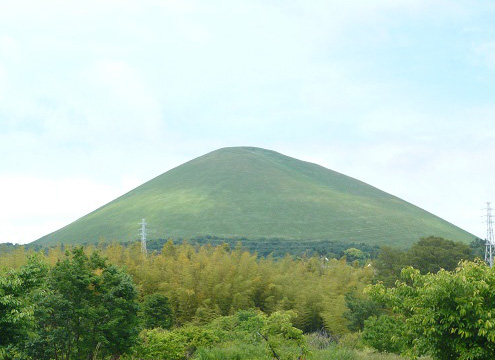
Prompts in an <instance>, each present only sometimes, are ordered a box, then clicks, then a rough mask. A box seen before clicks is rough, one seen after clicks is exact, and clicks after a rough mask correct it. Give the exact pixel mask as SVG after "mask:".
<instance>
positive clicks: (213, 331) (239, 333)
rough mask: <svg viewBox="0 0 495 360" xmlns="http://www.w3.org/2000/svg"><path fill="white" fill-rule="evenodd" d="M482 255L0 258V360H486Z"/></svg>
mask: <svg viewBox="0 0 495 360" xmlns="http://www.w3.org/2000/svg"><path fill="white" fill-rule="evenodd" d="M483 246H484V242H483V241H481V240H479V239H476V240H474V241H473V242H472V243H471V244H470V246H468V245H465V244H463V243H458V242H454V241H450V240H446V239H443V238H438V237H428V238H422V239H420V240H418V242H416V243H415V244H413V246H411V247H410V248H409V249H408V250H399V249H395V248H388V247H382V248H380V249H378V250H377V251H376V254H374V255H373V254H370V253H369V252H367V251H366V249H359V248H353V247H350V248H347V249H345V250H343V251H342V252H341V256H340V258H336V255H335V252H332V251H328V253H327V254H321V253H315V252H313V253H311V254H307V253H303V254H301V255H300V256H294V255H290V253H288V254H287V255H286V256H283V257H278V256H277V257H276V256H273V254H272V255H265V254H263V256H261V255H260V254H258V253H256V252H253V251H250V248H249V247H245V246H244V244H243V243H242V242H238V243H237V244H232V243H227V242H224V243H221V244H215V245H212V244H208V243H203V244H200V243H198V242H195V243H188V242H183V243H181V244H178V243H174V242H173V241H167V242H165V243H164V244H163V246H162V248H161V249H159V250H154V251H150V252H148V253H146V254H145V253H143V252H142V251H141V246H140V244H139V243H134V244H128V245H127V246H126V245H123V244H118V243H112V244H106V243H101V244H99V245H88V246H84V247H67V246H62V245H59V246H57V247H52V248H49V249H26V248H25V247H23V246H13V245H6V244H3V245H0V251H1V253H0V358H2V359H40V360H43V359H57V360H58V359H66V360H69V359H78V360H79V359H81V360H82V359H88V360H89V359H122V360H137V359H356V360H357V359H363V360H364V359H369V360H372V359H376V360H382V359H383V360H387V359H388V360H396V359H401V358H403V357H404V356H406V357H410V358H418V357H424V358H425V359H488V358H492V357H493V355H495V311H494V310H495V305H493V304H495V290H494V289H495V286H494V285H495V275H494V273H493V271H492V270H491V269H490V268H488V267H487V266H486V265H485V264H484V262H482V261H481V260H479V259H477V258H476V257H477V256H479V255H480V251H481V250H482V248H483ZM35 250H36V251H35ZM326 255H328V256H326Z"/></svg>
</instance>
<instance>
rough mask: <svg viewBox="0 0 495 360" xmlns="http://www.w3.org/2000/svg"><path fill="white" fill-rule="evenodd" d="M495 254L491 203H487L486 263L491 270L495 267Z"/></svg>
mask: <svg viewBox="0 0 495 360" xmlns="http://www.w3.org/2000/svg"><path fill="white" fill-rule="evenodd" d="M494 254H495V238H494V237H493V215H492V208H491V206H490V203H489V202H487V203H486V240H485V261H486V262H487V264H488V265H490V268H492V267H493V255H494Z"/></svg>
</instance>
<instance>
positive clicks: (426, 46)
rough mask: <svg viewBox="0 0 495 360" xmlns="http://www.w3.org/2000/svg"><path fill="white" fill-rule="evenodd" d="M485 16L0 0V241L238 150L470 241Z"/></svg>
mask: <svg viewBox="0 0 495 360" xmlns="http://www.w3.org/2000/svg"><path fill="white" fill-rule="evenodd" d="M493 19H495V2H493V1H474V0H470V1H435V0H376V1H373V0H361V1H358V0H355V1H353V0H346V1H336V0H335V1H330V0H327V1H311V0H309V1H308V0H301V1H298V0H292V1H278V0H274V1H255V0H251V1H235V0H234V1H233V0H230V1H214V0H209V1H188V0H183V1H158V0H140V1H121V0H119V1H116V0H115V1H96V0H89V1H84V2H79V1H62V0H46V1H35V0H32V1H23V0H17V1H15V2H13V1H6V0H0V151H1V154H2V156H1V157H0V198H1V201H0V242H7V241H10V242H29V241H32V240H35V239H37V238H39V237H41V236H43V235H45V234H47V233H49V232H51V231H54V230H57V229H58V228H60V227H62V226H64V225H66V224H68V223H69V222H71V221H73V220H75V219H77V218H78V217H80V216H83V215H85V214H86V213H88V212H90V211H92V210H94V209H95V208H97V207H99V206H101V205H103V204H104V203H106V202H108V201H110V200H112V199H113V198H115V197H117V196H119V195H121V194H122V193H124V192H126V191H128V190H130V189H132V188H133V187H135V186H137V185H139V184H141V183H142V182H145V181H147V180H149V179H151V178H152V177H154V176H156V175H158V174H160V173H163V172H165V171H167V170H169V169H170V168H172V167H174V166H177V165H179V164H181V163H183V162H185V161H187V160H190V159H192V158H194V157H196V156H199V155H202V154H204V153H206V152H209V151H212V150H215V149H217V148H220V147H225V146H240V145H251V146H259V147H264V148H268V149H272V150H275V151H279V152H282V153H284V154H286V155H290V156H293V157H296V158H300V159H303V160H307V161H312V162H316V163H318V164H320V165H323V166H325V167H328V168H330V169H333V170H336V171H339V172H342V173H344V174H347V175H350V176H353V177H355V178H358V179H360V180H362V181H364V182H367V183H369V184H371V185H374V186H376V187H378V188H380V189H382V190H384V191H387V192H389V193H392V194H394V195H397V196H399V197H401V198H403V199H405V200H407V201H409V202H412V203H413V204H415V205H418V206H420V207H422V208H424V209H426V210H428V211H430V212H432V213H435V214H436V215H439V216H440V217H443V218H444V219H446V220H448V221H450V222H453V223H455V224H456V225H458V226H460V227H462V228H464V229H466V230H468V231H471V232H473V233H474V234H476V235H478V236H481V237H484V235H485V234H484V225H483V224H482V223H481V221H482V218H481V215H482V214H483V212H482V210H481V209H482V208H483V207H484V206H485V203H484V202H485V201H490V200H493V201H494V202H495V190H494V186H493V185H494V183H495V181H494V179H495V171H494V169H493V166H492V164H493V156H494V155H495V123H494V120H495V100H494V99H495V85H494V84H495V23H494V21H493ZM138 220H139V219H138Z"/></svg>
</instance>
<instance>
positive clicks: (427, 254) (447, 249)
mask: <svg viewBox="0 0 495 360" xmlns="http://www.w3.org/2000/svg"><path fill="white" fill-rule="evenodd" d="M461 260H472V255H471V249H470V248H469V246H468V245H466V244H463V243H461V242H454V241H451V240H447V239H444V238H441V237H437V236H429V237H427V238H422V239H420V240H419V241H418V242H417V243H414V244H413V246H411V248H410V249H409V250H408V251H407V255H406V263H407V265H410V266H412V267H414V268H415V269H419V271H421V273H422V274H426V273H429V272H431V273H436V272H437V271H438V270H440V269H445V270H448V271H451V270H454V269H455V268H456V267H457V264H458V263H459V261H461Z"/></svg>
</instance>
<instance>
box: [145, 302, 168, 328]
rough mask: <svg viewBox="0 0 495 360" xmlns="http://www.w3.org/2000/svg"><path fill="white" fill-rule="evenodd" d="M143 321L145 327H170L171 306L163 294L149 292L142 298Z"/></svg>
mask: <svg viewBox="0 0 495 360" xmlns="http://www.w3.org/2000/svg"><path fill="white" fill-rule="evenodd" d="M142 310H143V322H144V324H143V325H144V328H145V329H153V328H162V329H170V328H171V327H172V325H173V322H174V321H173V320H174V319H173V316H172V307H171V306H170V302H169V300H168V298H167V297H166V296H165V295H163V294H151V295H148V296H146V297H145V298H144V301H143V305H142Z"/></svg>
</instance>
